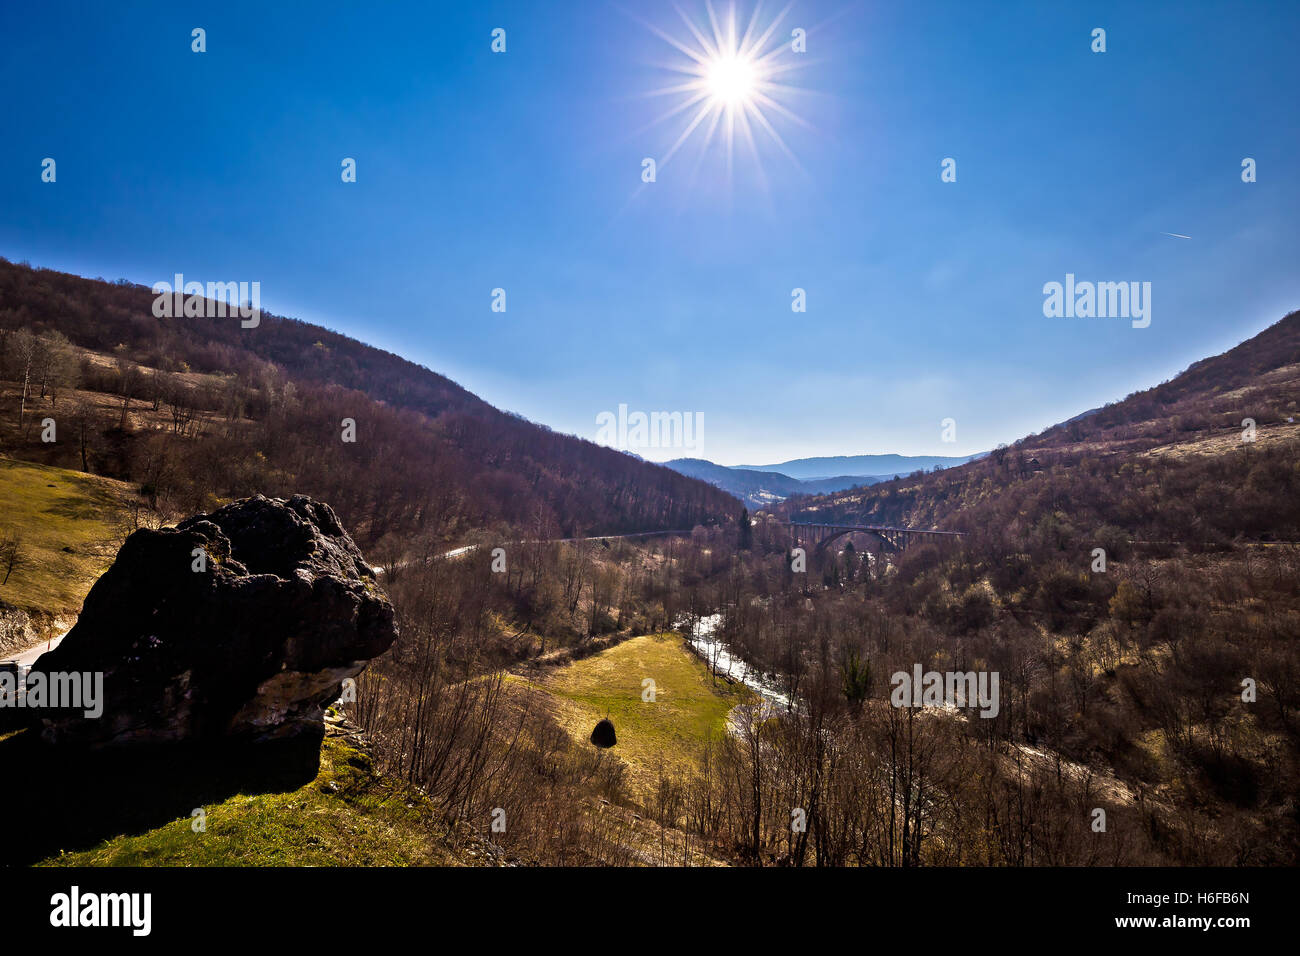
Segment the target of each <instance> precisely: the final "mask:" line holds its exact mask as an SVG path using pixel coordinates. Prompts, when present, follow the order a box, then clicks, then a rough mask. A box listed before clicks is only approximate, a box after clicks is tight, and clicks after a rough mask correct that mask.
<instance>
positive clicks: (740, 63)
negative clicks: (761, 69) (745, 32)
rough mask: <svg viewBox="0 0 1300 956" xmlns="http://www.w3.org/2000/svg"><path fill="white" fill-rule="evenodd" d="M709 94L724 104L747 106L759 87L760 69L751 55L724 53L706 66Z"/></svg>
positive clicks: (705, 75)
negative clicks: (756, 66)
mask: <svg viewBox="0 0 1300 956" xmlns="http://www.w3.org/2000/svg"><path fill="white" fill-rule="evenodd" d="M704 84H705V86H706V87H707V88H708V90H709V95H710V96H712V97H713V98H714V99H715V100H717V101H718V102H719V103H721V104H722V105H724V106H731V107H735V106H745V105H746V104H748V103H749V102H750V101H751V100H752V99H753V98H754V93H755V92H756V91H757V88H758V70H757V69H756V68H755V64H754V61H753V59H752V58H751V57H747V56H741V55H739V54H724V55H722V56H719V57H716V58H714V59H713V60H712V61H710V62H709V64H708V65H707V66H706V67H705V74H704Z"/></svg>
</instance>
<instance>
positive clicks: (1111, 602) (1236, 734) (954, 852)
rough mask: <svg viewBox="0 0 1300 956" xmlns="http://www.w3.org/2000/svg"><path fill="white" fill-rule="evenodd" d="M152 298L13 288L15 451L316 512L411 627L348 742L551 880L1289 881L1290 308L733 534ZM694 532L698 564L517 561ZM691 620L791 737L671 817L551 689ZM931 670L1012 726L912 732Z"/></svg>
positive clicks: (484, 414) (1294, 782)
mask: <svg viewBox="0 0 1300 956" xmlns="http://www.w3.org/2000/svg"><path fill="white" fill-rule="evenodd" d="M150 301H151V297H150V295H149V293H148V292H147V290H142V289H140V288H139V287H134V286H114V285H109V284H106V283H100V282H89V281H86V280H82V279H76V278H73V277H69V276H63V275H60V274H57V273H52V272H46V271H39V270H38V271H32V270H29V269H27V268H25V267H20V266H15V265H11V264H8V263H0V336H3V338H2V339H0V341H2V342H3V345H0V356H3V357H2V358H0V370H2V371H0V379H3V380H4V389H5V391H4V399H3V401H4V405H3V409H2V410H0V416H2V417H3V419H4V430H3V431H2V432H0V435H3V440H4V442H5V446H4V450H5V452H6V453H8V454H10V455H15V456H22V457H29V458H34V459H39V460H48V461H54V462H58V463H60V464H63V465H66V466H69V467H74V468H86V469H89V470H98V471H101V472H103V473H106V474H113V475H118V476H121V477H125V478H129V479H130V480H132V481H134V482H137V483H139V484H140V486H141V489H142V492H143V494H144V496H145V499H146V501H147V502H149V503H154V504H156V505H157V506H158V507H160V508H166V509H170V510H171V511H174V512H176V513H181V512H189V511H192V510H195V509H197V508H199V507H201V506H206V505H207V504H209V503H210V502H211V501H212V500H214V499H217V498H221V497H229V496H233V495H239V494H246V493H250V492H253V491H262V492H265V493H268V494H287V493H289V492H296V491H301V492H306V493H309V494H312V495H315V496H318V497H321V498H324V499H326V500H329V501H331V502H332V503H333V504H334V505H335V506H336V507H337V508H338V510H339V512H340V514H341V515H343V516H344V519H345V521H346V522H347V523H348V525H349V527H352V528H355V529H357V532H358V538H359V540H362V541H363V542H365V543H366V546H367V547H368V548H369V549H370V551H371V553H372V559H373V560H376V561H380V562H383V563H385V564H386V567H387V570H386V574H385V577H384V583H385V587H386V588H387V590H388V592H389V594H390V595H391V597H392V598H393V601H394V603H395V605H396V607H397V610H398V617H399V623H400V630H401V636H400V637H399V640H398V643H397V644H396V645H395V646H394V648H393V649H392V651H390V652H389V653H388V654H387V655H385V657H383V658H382V659H380V660H379V661H377V662H376V663H375V664H374V665H373V666H372V667H371V669H370V670H369V671H368V672H367V674H366V675H365V676H364V678H363V680H362V686H361V692H360V693H359V695H358V701H357V703H356V705H355V706H354V707H353V714H354V716H355V718H356V719H357V720H358V722H359V723H360V724H361V725H362V726H363V727H365V728H366V730H367V732H368V734H369V735H370V736H371V739H372V741H373V744H374V747H375V748H376V752H377V756H378V761H379V763H380V765H381V766H383V767H384V768H385V769H386V770H387V771H388V772H389V773H391V774H393V775H395V776H400V777H401V778H403V779H405V780H406V781H408V782H409V783H410V785H411V786H415V787H419V788H420V789H421V790H423V791H424V792H425V793H427V794H429V795H430V797H431V798H432V801H433V803H434V805H435V806H436V807H437V808H438V814H439V818H438V819H437V820H435V821H431V826H433V827H440V828H446V827H453V828H465V829H467V830H470V831H472V832H474V833H476V834H480V835H482V836H483V837H484V838H486V839H491V840H492V841H494V842H496V843H498V844H500V845H501V846H502V847H503V848H504V851H505V853H506V854H507V855H509V856H513V857H515V858H517V859H519V860H522V861H524V862H534V863H569V864H583V863H603V864H625V863H637V862H641V863H646V862H651V863H655V862H667V863H673V862H700V861H701V860H707V861H715V862H732V863H746V864H763V865H771V864H781V865H797V866H814V865H818V866H832V865H879V866H909V867H910V866H924V865H1013V866H1015V865H1053V864H1057V865H1110V864H1120V865H1131V864H1137V865H1146V864H1179V865H1187V864H1225V865H1238V864H1265V865H1294V864H1296V863H1297V862H1298V856H1300V854H1298V850H1300V806H1298V804H1297V794H1298V793H1300V714H1298V713H1297V711H1298V708H1300V424H1297V422H1296V421H1295V419H1296V418H1297V417H1300V313H1293V314H1291V315H1289V316H1287V317H1286V318H1285V319H1283V320H1282V321H1280V322H1279V323H1278V324H1276V325H1274V326H1273V327H1272V328H1270V329H1268V330H1266V331H1265V332H1263V333H1261V334H1260V335H1259V336H1257V337H1255V338H1254V339H1252V340H1250V341H1248V342H1246V343H1243V344H1242V345H1241V346H1239V347H1238V348H1236V349H1233V350H1232V351H1230V352H1228V353H1225V354H1224V355H1222V356H1218V357H1215V358H1212V359H1207V360H1206V361H1203V362H1199V363H1197V364H1196V365H1195V366H1193V367H1192V368H1191V369H1189V370H1188V371H1187V372H1186V373H1184V374H1183V375H1181V376H1179V377H1177V378H1176V379H1174V380H1173V381H1171V382H1168V383H1165V384H1163V385H1160V386H1158V387H1156V388H1153V389H1151V390H1149V391H1145V392H1141V393H1138V394H1136V395H1133V396H1130V397H1129V398H1127V399H1125V400H1123V401H1121V402H1117V403H1115V404H1114V405H1110V406H1107V407H1106V408H1103V409H1099V410H1096V411H1094V412H1092V413H1090V414H1087V415H1084V416H1081V417H1079V418H1078V419H1076V420H1074V421H1072V422H1069V423H1066V424H1063V425H1060V426H1057V427H1055V428H1052V429H1049V430H1048V431H1046V432H1044V433H1043V434H1041V435H1034V436H1029V437H1027V438H1025V439H1023V440H1022V441H1019V442H1017V443H1015V444H1014V445H1012V446H1011V447H1008V448H999V449H996V450H994V451H993V452H992V453H991V454H989V455H988V456H986V457H984V458H981V459H979V460H977V461H973V462H971V463H969V464H967V465H963V466H961V467H957V468H952V469H949V470H945V471H941V472H935V473H928V474H915V475H911V476H908V477H906V478H899V479H895V480H893V481H889V482H885V483H882V484H878V485H874V486H871V487H869V488H863V489H855V490H852V491H847V492H839V493H836V494H833V495H827V496H823V497H818V498H801V499H794V500H791V501H790V502H788V503H786V504H785V505H784V506H782V508H781V509H780V511H779V513H778V514H772V515H769V514H765V513H759V514H756V515H753V516H742V515H741V513H740V508H739V505H738V503H737V502H735V501H734V499H731V498H729V497H727V496H725V495H723V494H721V493H720V492H717V491H716V490H715V489H713V488H711V487H709V486H707V485H705V484H703V483H702V482H697V481H690V480H687V479H685V478H682V477H681V476H678V475H675V474H673V473H671V472H668V471H666V470H665V469H660V468H655V467H650V466H646V465H644V464H642V463H639V462H637V461H635V460H633V459H630V458H628V457H627V456H621V455H618V454H616V453H614V452H609V451H606V450H603V449H598V448H596V447H594V446H592V445H590V444H588V443H585V442H580V441H578V440H576V439H572V438H566V437H563V436H559V435H554V434H552V433H549V432H547V431H546V430H544V429H541V428H538V427H537V426H534V425H531V424H529V423H526V422H522V421H519V420H517V419H514V418H511V417H510V416H507V415H503V414H501V413H499V412H496V411H494V410H492V409H490V408H488V407H487V406H485V405H483V403H481V402H479V401H478V400H477V399H475V398H474V397H473V396H471V395H469V394H468V393H466V392H464V391H463V390H461V389H459V388H458V387H457V386H455V385H454V384H452V383H451V382H448V381H447V380H445V379H442V378H441V377H439V376H437V375H434V374H432V373H429V372H427V371H425V370H423V369H418V368H416V367H415V366H411V365H410V364H409V363H405V362H403V361H402V360H401V359H398V358H396V357H394V356H391V355H387V354H385V353H382V352H378V351H376V350H373V349H368V348H366V347H364V346H361V345H359V344H357V343H354V342H351V341H349V340H347V339H344V338H342V337H340V336H335V335H332V334H331V333H328V332H325V331H324V330H321V329H317V328H314V327H311V326H307V325H304V324H301V323H296V322H291V321H289V320H269V319H264V320H263V331H264V333H265V334H264V335H261V334H254V333H249V332H246V331H244V330H240V329H239V328H238V323H237V322H236V323H227V324H226V325H225V326H221V327H217V328H209V327H208V326H206V325H202V324H199V325H188V326H187V325H182V324H181V323H178V322H175V321H159V320H155V319H153V318H152V316H151V315H150V313H149V303H150ZM60 336H62V337H64V338H61V337H60ZM49 415H54V416H56V417H57V418H58V419H59V421H60V429H61V431H60V435H61V436H62V437H61V439H60V442H59V444H58V447H56V448H50V447H48V446H45V445H42V444H41V443H40V441H39V437H38V435H39V427H40V426H39V420H40V419H42V418H45V417H47V416H49ZM343 417H353V418H355V419H356V420H357V422H358V431H359V435H360V436H364V437H359V439H358V442H357V443H356V444H355V445H347V446H340V445H339V443H338V423H339V421H340V419H341V418H343ZM1247 419H1249V420H1251V421H1250V422H1246V420H1247ZM737 517H740V520H739V521H737V520H736V518H737ZM790 517H793V518H795V519H796V520H807V519H817V520H825V519H833V520H834V521H836V522H855V523H856V522H861V523H868V524H890V525H903V526H909V527H914V528H940V529H945V530H958V531H965V532H967V534H966V536H965V537H964V538H962V539H960V540H958V541H953V542H949V543H945V544H939V545H935V544H920V545H916V546H913V547H910V548H908V549H907V550H906V551H904V552H903V553H902V554H890V553H885V552H882V551H881V550H880V549H879V546H878V544H877V543H876V542H874V541H873V540H872V539H871V538H869V537H866V536H860V535H855V536H853V537H852V538H850V539H847V540H846V539H841V540H840V541H839V542H837V543H836V544H835V545H834V546H833V547H828V548H824V549H818V548H814V547H812V546H811V545H809V547H808V548H807V552H808V553H807V567H806V570H805V571H799V570H796V568H795V567H794V565H793V563H792V560H791V558H792V555H791V550H790V549H791V547H792V546H793V544H794V542H792V540H791V538H790V532H789V530H788V528H786V527H784V526H783V525H782V524H781V523H780V519H786V518H790ZM674 527H683V528H694V530H693V532H692V533H691V534H690V535H685V536H675V537H666V538H658V539H650V540H647V541H642V542H639V543H632V542H628V541H617V540H614V541H605V542H601V541H584V542H574V543H559V542H549V543H543V542H539V541H534V540H531V539H532V538H534V537H536V538H540V537H551V536H554V533H555V532H572V531H577V530H580V529H581V530H586V531H599V532H614V531H618V530H636V531H640V530H649V529H652V528H674ZM508 528H514V529H536V530H539V531H541V532H543V533H541V534H537V535H530V536H515V537H514V538H513V539H510V540H507V537H508V536H503V532H504V531H505V530H506V529H508ZM474 531H479V532H483V535H482V538H481V540H483V542H484V543H485V544H491V543H492V542H493V541H494V540H499V541H501V543H503V544H504V545H505V549H506V552H507V557H508V562H507V570H506V571H505V572H504V573H497V572H494V571H493V570H492V568H491V558H490V555H489V553H488V551H487V549H486V548H484V549H480V550H478V551H475V552H472V553H470V554H468V555H465V556H463V557H461V558H453V559H448V558H442V557H438V556H437V554H436V552H437V550H438V549H437V548H433V547H429V546H428V543H429V541H431V540H432V541H441V542H448V541H453V540H455V541H460V540H464V536H465V535H467V534H469V533H471V532H474ZM494 535H495V538H494V537H493V536H494ZM521 537H523V538H525V539H527V540H524V541H522V542H521V541H520V538H521ZM512 540H513V541H514V542H515V543H511V541H512ZM1098 549H1100V551H1099V550H1098ZM1099 554H1100V555H1101V557H1103V558H1104V564H1099V563H1098V558H1099ZM702 619H703V620H706V621H711V622H715V623H716V627H717V631H716V633H717V634H718V635H719V636H720V637H721V638H722V639H723V640H724V641H725V642H726V643H727V644H728V645H729V647H730V649H731V650H732V651H733V652H734V653H735V654H737V655H739V656H741V657H743V658H744V659H745V660H747V661H749V662H751V663H752V664H753V665H754V666H756V667H757V668H759V669H760V670H761V671H762V672H764V673H765V674H766V679H767V682H768V683H769V684H770V685H771V686H772V687H773V688H774V689H777V690H779V691H781V692H782V693H784V694H785V695H786V696H787V697H788V699H789V700H790V702H791V704H790V706H789V707H788V708H786V707H782V706H779V705H766V706H764V705H760V704H758V703H754V704H752V705H748V706H744V707H740V708H737V710H736V711H735V712H734V714H733V718H734V719H733V723H732V731H731V732H730V733H727V734H724V735H721V736H720V737H719V738H718V739H716V740H711V741H709V742H708V744H707V745H706V746H705V747H704V749H703V752H702V753H701V754H700V756H699V758H698V760H697V761H696V762H695V764H694V766H693V767H692V769H691V770H690V771H689V772H668V771H664V772H662V773H661V774H660V776H659V779H658V780H657V782H656V784H655V786H653V787H652V788H650V789H649V790H647V789H646V788H645V786H644V785H633V783H632V782H631V781H629V780H628V779H626V777H625V775H624V773H623V771H622V769H621V765H620V764H619V762H618V761H617V760H616V759H610V758H609V757H608V756H606V757H605V758H603V759H602V757H601V756H599V755H597V754H596V753H594V752H593V748H591V747H590V746H589V745H586V744H585V741H575V739H574V738H573V737H572V736H571V735H570V734H568V733H566V732H565V730H564V729H563V728H562V727H561V726H560V724H559V723H558V721H557V717H556V714H555V712H554V711H553V709H552V708H551V707H550V706H549V705H548V703H547V699H546V695H545V694H542V693H540V692H539V690H538V689H537V688H538V686H539V685H538V684H535V683H534V678H538V677H539V676H540V675H543V674H545V673H546V671H547V669H548V668H551V667H554V666H555V665H556V664H558V663H563V662H564V661H568V660H572V659H575V658H582V657H585V656H587V655H590V654H592V653H595V652H597V651H600V650H601V649H603V648H607V647H610V646H611V645H612V644H615V643H617V642H619V641H620V640H622V639H624V638H627V637H630V636H633V635H639V634H646V633H652V632H658V631H664V630H669V629H674V628H675V629H680V630H690V629H691V628H693V627H694V626H695V625H696V623H697V622H699V621H700V620H702ZM917 664H919V665H921V666H922V667H923V668H924V669H926V670H937V671H941V672H942V671H985V672H988V671H992V672H997V673H998V674H999V676H1000V694H1001V700H1000V707H999V709H998V713H997V715H996V716H995V717H982V716H980V715H979V712H978V710H977V709H974V708H960V707H952V708H946V709H945V708H929V709H917V708H900V707H895V706H891V704H890V700H889V697H890V676H891V675H892V674H893V673H895V672H896V671H909V672H910V671H911V670H912V668H913V666H914V665H917ZM717 680H719V681H721V680H723V678H721V677H719V678H717ZM1247 686H1249V687H1251V688H1253V691H1254V692H1253V695H1251V694H1248V693H1246V694H1244V691H1245V689H1246V687H1247ZM496 809H501V810H504V812H505V814H506V816H507V817H508V819H509V820H510V821H511V824H510V827H509V828H508V830H507V831H506V832H504V833H495V832H490V831H489V829H488V825H489V821H490V820H491V814H492V813H493V812H494V810H496ZM796 811H797V813H796ZM1098 811H1103V812H1104V818H1105V826H1104V828H1103V829H1098V828H1097V827H1096V821H1097V819H1098V816H1097V814H1098ZM800 815H801V817H802V819H803V820H805V821H806V826H804V827H802V828H799V827H794V826H792V822H791V821H792V817H798V816H800ZM647 825H652V826H654V827H657V828H659V829H658V830H657V831H656V832H657V833H658V835H659V836H658V839H657V841H655V840H651V841H647V840H646V839H645V838H644V834H645V831H646V827H647ZM638 834H640V836H638Z"/></svg>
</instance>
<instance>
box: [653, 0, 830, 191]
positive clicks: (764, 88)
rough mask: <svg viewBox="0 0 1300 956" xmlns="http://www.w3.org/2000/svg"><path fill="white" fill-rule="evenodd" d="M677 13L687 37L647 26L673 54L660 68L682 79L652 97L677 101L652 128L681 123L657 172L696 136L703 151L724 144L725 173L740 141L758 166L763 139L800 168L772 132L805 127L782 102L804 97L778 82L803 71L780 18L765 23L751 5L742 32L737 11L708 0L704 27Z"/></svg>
mask: <svg viewBox="0 0 1300 956" xmlns="http://www.w3.org/2000/svg"><path fill="white" fill-rule="evenodd" d="M786 9H787V10H788V9H789V8H788V7H787V8H786ZM677 12H678V14H679V15H680V16H681V18H682V21H683V23H684V24H685V26H686V29H687V31H688V33H689V36H687V37H683V38H681V39H679V38H677V37H674V36H672V35H671V34H669V33H668V32H666V31H665V30H663V29H660V28H659V27H657V26H655V25H653V24H650V23H647V24H646V26H647V27H649V28H650V30H651V31H653V32H654V33H656V34H657V35H658V36H659V37H661V38H662V39H664V40H666V41H667V42H668V43H669V44H670V45H671V46H672V47H673V48H674V50H676V52H677V54H678V57H677V58H676V59H674V60H673V61H670V62H666V63H662V64H660V65H661V66H662V67H663V68H664V69H666V70H669V71H671V72H673V73H676V74H677V75H678V77H679V79H678V80H677V81H676V82H674V83H672V84H671V85H669V86H665V87H662V88H660V89H657V90H653V91H652V92H651V93H650V94H649V95H651V96H672V97H676V98H677V100H678V102H677V104H676V105H675V106H673V107H672V109H670V110H669V111H668V112H667V113H665V114H664V115H663V116H661V117H660V118H659V119H658V120H656V121H655V124H652V125H657V124H658V123H660V122H663V121H665V120H668V119H671V118H673V117H678V116H681V117H683V118H684V126H683V128H682V130H681V133H680V135H678V137H677V140H676V142H674V143H673V144H672V147H671V148H670V149H668V150H667V151H666V152H665V153H664V154H663V155H662V156H661V157H659V159H658V163H659V167H660V168H663V167H664V166H665V165H667V163H668V161H669V160H670V159H672V157H673V156H674V155H675V154H676V153H677V151H678V150H679V149H681V148H682V146H684V145H685V144H686V142H687V141H688V140H690V139H691V137H692V134H694V133H695V132H696V131H697V130H698V131H699V133H700V134H701V136H702V137H703V147H702V148H703V149H704V150H707V149H708V148H709V147H710V145H711V144H712V143H713V142H714V141H715V139H717V140H721V142H722V143H723V145H724V146H725V148H726V156H727V168H728V170H730V168H731V156H732V151H733V149H734V148H735V146H736V145H737V142H739V143H741V144H743V145H744V146H745V147H747V148H748V150H749V152H750V153H751V154H752V155H753V156H754V157H755V158H756V159H757V157H758V143H757V140H758V139H760V138H762V137H766V138H767V139H768V140H770V141H771V142H772V143H774V144H775V145H776V146H777V147H778V148H779V149H780V150H781V151H782V152H783V153H785V155H786V156H787V157H789V158H790V159H791V160H792V161H793V162H794V163H795V165H798V160H797V159H795V158H794V154H793V153H792V152H791V151H790V149H789V147H788V146H787V145H786V143H785V140H784V139H783V138H782V137H781V134H780V133H779V132H777V129H776V127H775V126H774V125H773V120H774V119H775V118H776V117H780V118H781V119H783V120H786V121H789V122H792V123H795V124H797V125H799V126H803V127H805V128H806V127H807V125H808V124H807V123H805V122H804V121H803V120H802V119H801V118H800V117H798V116H796V115H795V114H794V113H793V112H791V111H790V110H789V109H787V108H786V106H785V105H784V104H783V103H781V102H780V100H782V99H789V98H790V97H792V96H795V95H797V94H799V93H800V92H801V91H800V90H799V89H798V88H796V87H792V86H789V85H787V84H785V83H782V82H780V80H781V79H782V78H783V75H784V74H786V73H788V72H790V71H792V70H794V69H796V68H797V67H798V66H799V65H800V64H799V63H798V61H799V60H800V59H802V58H801V57H799V56H795V55H791V54H792V52H793V51H792V45H791V41H790V38H789V37H790V34H789V32H788V31H782V30H781V22H782V20H783V18H784V17H785V13H784V12H782V13H780V14H778V15H777V16H776V17H775V18H774V19H773V20H772V21H771V22H769V23H767V24H762V23H760V22H759V16H760V14H759V8H758V5H755V7H754V10H753V13H752V15H751V16H750V17H749V22H748V23H747V24H745V25H743V29H742V25H741V24H739V23H737V17H736V8H735V6H734V4H732V5H729V6H727V7H726V8H724V9H723V10H722V11H721V15H719V10H718V9H716V8H715V7H714V5H713V0H705V2H704V12H705V14H706V17H707V23H704V24H701V23H697V22H696V21H695V20H693V19H692V18H690V17H688V16H687V15H686V13H685V11H683V10H682V9H681V8H680V7H679V8H678V10H677ZM800 32H802V31H800ZM756 134H757V135H756Z"/></svg>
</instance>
